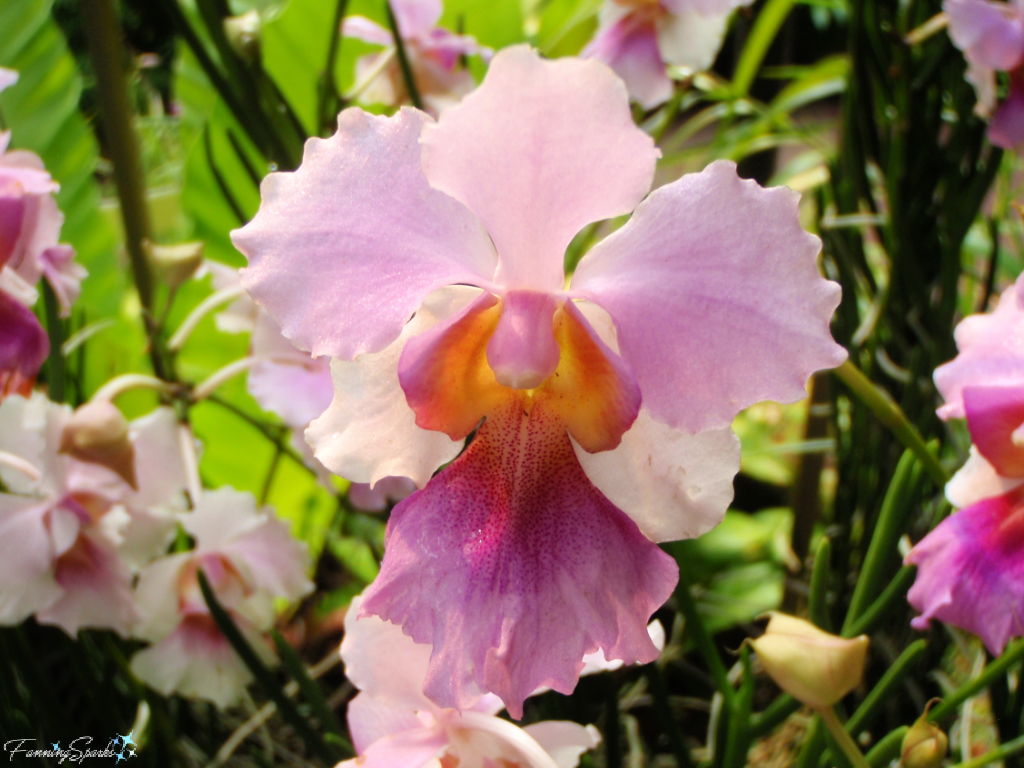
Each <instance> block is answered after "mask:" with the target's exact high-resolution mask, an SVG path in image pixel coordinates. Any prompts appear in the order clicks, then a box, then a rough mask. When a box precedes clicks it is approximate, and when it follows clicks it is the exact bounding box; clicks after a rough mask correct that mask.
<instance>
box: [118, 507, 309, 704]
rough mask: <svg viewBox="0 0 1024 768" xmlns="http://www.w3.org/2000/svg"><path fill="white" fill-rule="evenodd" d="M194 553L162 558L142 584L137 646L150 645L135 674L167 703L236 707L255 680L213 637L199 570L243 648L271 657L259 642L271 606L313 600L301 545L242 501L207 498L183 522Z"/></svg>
mask: <svg viewBox="0 0 1024 768" xmlns="http://www.w3.org/2000/svg"><path fill="white" fill-rule="evenodd" d="M180 520H181V525H182V527H183V528H184V529H185V531H187V532H188V533H189V534H190V535H191V536H192V537H193V538H194V539H195V542H196V544H195V549H193V550H192V551H190V552H179V553H176V554H172V555H168V556H166V557H162V558H160V559H158V560H156V561H154V562H153V563H151V564H150V565H149V566H148V567H147V568H146V569H145V570H143V571H142V573H141V574H140V576H139V582H138V585H137V586H136V589H135V593H136V597H137V599H138V604H139V610H140V613H141V621H140V623H139V625H138V626H137V627H136V630H135V633H134V634H135V636H136V637H138V638H140V639H143V640H148V641H150V642H151V643H153V645H151V646H150V647H149V648H146V649H145V650H142V651H139V652H138V653H136V654H135V656H133V657H132V661H131V668H132V672H133V673H134V674H135V675H136V676H137V677H138V678H139V679H140V680H142V681H143V682H145V683H146V684H147V685H149V686H151V687H153V688H154V689H156V690H157V691H159V692H160V693H162V694H164V695H165V696H167V695H170V694H171V693H178V694H181V695H182V696H188V697H193V698H201V699H207V700H209V701H212V702H214V703H215V704H216V705H217V706H219V707H227V706H229V705H231V704H234V703H235V702H237V701H238V699H239V697H240V696H241V694H242V692H243V691H244V689H245V686H246V685H247V684H248V683H249V682H250V681H251V680H252V675H251V673H250V672H249V670H248V668H246V666H245V664H243V663H242V661H241V659H239V658H238V657H237V656H236V654H235V652H234V651H233V650H232V648H231V645H230V644H229V643H228V641H227V639H226V638H225V637H224V636H223V635H222V634H221V633H220V630H219V629H218V628H217V625H216V623H215V622H214V620H213V617H212V616H211V615H210V613H209V609H208V608H207V607H206V602H205V600H204V599H203V596H202V593H201V591H200V589H199V579H198V572H199V571H200V570H202V571H203V572H204V573H205V574H206V578H207V579H208V580H209V583H210V586H211V587H212V588H213V590H214V592H215V593H216V595H217V598H218V599H219V600H220V602H221V603H222V604H223V605H224V607H225V608H226V609H227V610H228V611H229V612H230V613H231V615H232V617H233V618H234V620H235V623H236V624H237V625H238V627H239V629H240V630H241V631H242V632H243V634H245V635H247V636H248V638H249V640H250V645H252V646H253V648H254V649H256V650H257V651H259V652H263V653H264V655H265V656H266V657H267V658H268V659H269V658H271V657H272V654H271V653H270V650H269V648H268V647H267V646H266V644H265V643H264V642H263V640H262V638H261V637H260V633H261V632H264V631H266V630H268V629H269V628H270V627H271V625H272V624H273V622H274V617H275V615H276V612H275V610H274V599H275V598H286V599H288V600H297V599H298V598H300V597H302V596H303V595H306V594H308V593H309V592H311V591H312V590H313V584H312V583H311V582H310V581H309V579H308V578H306V571H307V570H308V567H309V558H308V556H307V553H306V550H305V548H304V546H303V545H301V544H300V543H299V542H298V541H296V540H295V539H293V538H292V537H291V535H290V534H289V533H288V528H287V526H285V524H284V523H283V522H282V521H281V520H279V519H278V518H277V517H276V516H275V515H274V514H273V512H271V511H270V510H269V509H266V508H264V509H257V507H256V500H255V499H254V498H253V497H252V495H251V494H248V493H240V492H238V491H235V490H233V489H231V488H219V489H217V490H215V491H207V492H206V493H205V494H204V495H203V496H202V498H201V499H200V501H199V503H198V504H197V505H196V508H195V510H194V511H193V512H190V513H187V514H183V515H181V517H180Z"/></svg>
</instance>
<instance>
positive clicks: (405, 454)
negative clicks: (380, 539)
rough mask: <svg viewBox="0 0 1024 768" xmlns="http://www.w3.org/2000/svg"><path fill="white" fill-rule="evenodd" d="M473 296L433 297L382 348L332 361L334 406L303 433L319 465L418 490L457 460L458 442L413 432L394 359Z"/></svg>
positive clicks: (465, 291)
mask: <svg viewBox="0 0 1024 768" xmlns="http://www.w3.org/2000/svg"><path fill="white" fill-rule="evenodd" d="M478 293H479V291H476V290H474V289H470V288H466V287H452V288H448V289H445V290H443V291H438V292H437V293H435V294H434V295H432V296H430V297H428V299H427V301H426V302H425V303H424V304H423V306H422V307H421V308H420V310H419V311H418V312H417V313H416V316H415V317H413V319H412V320H411V321H409V323H408V324H407V325H406V326H405V328H404V329H403V330H402V333H401V335H400V336H399V338H398V339H397V340H396V341H395V342H393V343H392V344H391V345H390V346H389V347H387V348H386V349H385V350H383V351H381V352H378V353H376V354H372V355H362V356H360V357H359V358H357V359H356V360H355V361H353V362H343V361H340V360H334V361H332V363H331V374H332V376H333V377H334V401H333V402H332V403H331V405H330V407H329V408H328V409H327V411H325V412H324V414H323V415H322V416H321V417H320V418H319V419H316V420H314V421H313V422H312V423H311V424H310V425H309V428H308V429H307V430H306V440H307V442H309V443H310V445H312V446H313V448H314V450H315V452H316V457H317V458H318V459H319V460H320V461H322V462H323V464H324V466H326V467H327V468H328V469H330V470H331V471H332V472H335V473H336V474H338V475H340V476H342V477H345V478H348V479H349V480H352V481H354V482H361V483H376V482H378V481H379V480H381V479H382V478H385V477H388V476H400V477H408V478H410V479H411V480H412V481H413V482H415V483H416V484H417V485H419V486H423V485H425V484H426V482H427V480H429V479H430V477H431V475H433V474H434V472H435V471H436V470H437V468H438V467H439V466H441V465H442V464H445V463H447V462H449V461H451V460H452V459H454V458H455V457H456V456H457V455H458V453H459V450H460V448H461V446H462V443H461V441H455V440H452V439H451V438H449V437H448V436H447V435H445V434H442V433H440V432H433V431H428V430H425V429H421V428H420V427H418V426H416V414H415V413H414V412H413V410H412V409H411V408H410V407H409V404H408V402H406V398H405V393H404V392H403V391H402V386H401V384H400V383H399V380H398V361H399V358H400V356H401V354H402V350H403V348H404V347H405V344H406V342H407V341H408V340H409V339H411V338H413V337H415V336H417V335H419V334H421V333H423V332H425V331H427V330H428V329H430V328H431V327H433V326H434V325H435V324H436V323H438V322H439V321H441V320H444V319H446V318H448V317H450V316H451V315H453V314H455V313H457V312H459V311H460V310H461V309H462V308H463V307H465V306H466V305H467V304H468V303H469V302H470V301H472V299H473V298H474V297H475V296H476V295H477V294H478Z"/></svg>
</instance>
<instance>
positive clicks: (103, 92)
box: [79, 0, 170, 379]
mask: <svg viewBox="0 0 1024 768" xmlns="http://www.w3.org/2000/svg"><path fill="white" fill-rule="evenodd" d="M79 8H80V10H81V19H82V29H83V30H84V32H85V37H86V40H87V41H88V44H89V57H90V59H91V60H92V67H93V72H94V73H95V75H96V93H97V96H98V98H99V104H100V116H101V117H102V120H103V135H104V137H105V138H106V144H107V146H106V149H107V151H108V152H109V153H110V160H111V162H112V163H113V167H114V183H115V184H116V185H117V197H118V200H119V202H120V204H121V219H122V221H123V222H124V235H125V248H126V249H127V251H128V258H129V260H130V261H131V265H132V277H133V279H134V281H135V288H136V290H137V291H138V293H139V302H140V303H141V304H142V318H143V322H144V323H145V326H146V334H147V336H148V337H149V344H150V357H151V359H152V361H153V372H154V373H155V374H156V375H157V376H158V377H159V378H161V379H167V378H168V376H169V374H170V370H169V369H168V367H167V366H166V365H165V362H164V361H165V357H164V355H163V349H162V344H161V342H160V334H159V329H158V328H157V327H156V323H155V322H154V317H155V315H154V313H153V277H152V275H151V274H150V271H149V262H148V261H147V260H146V252H145V249H144V248H143V243H144V242H145V241H146V240H148V239H149V233H150V223H149V209H148V208H147V207H146V183H145V176H144V175H143V171H142V161H141V159H140V157H139V147H138V142H137V139H136V136H135V131H134V129H133V127H132V113H131V108H130V106H129V101H128V85H127V80H126V78H125V73H124V70H123V69H122V68H121V64H122V62H124V61H126V60H127V58H128V55H127V52H126V51H125V49H124V44H123V42H122V40H121V35H122V33H121V27H120V25H119V24H118V21H117V14H116V12H115V11H114V4H113V0H79Z"/></svg>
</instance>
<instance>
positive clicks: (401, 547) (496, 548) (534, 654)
mask: <svg viewBox="0 0 1024 768" xmlns="http://www.w3.org/2000/svg"><path fill="white" fill-rule="evenodd" d="M524 430H526V431H525V432H524ZM524 435H525V436H526V437H525V438H524ZM677 573H678V572H677V568H676V564H675V562H674V561H673V560H672V559H671V558H670V557H668V556H667V555H666V554H665V553H663V552H662V551H661V550H660V549H658V548H657V547H656V546H655V545H654V544H652V543H651V542H650V541H648V540H647V539H645V538H644V537H643V535H642V534H641V533H640V531H639V530H638V529H637V527H636V525H635V524H634V523H633V522H632V521H630V520H629V518H628V517H626V516H625V515H624V514H623V513H622V512H621V511H620V510H618V509H617V508H616V507H614V506H613V505H612V504H611V503H610V502H609V501H608V500H607V499H605V498H604V497H603V496H602V495H601V494H600V492H598V491H597V490H596V489H595V488H594V487H593V485H591V483H590V482H589V481H588V480H587V479H586V476H585V475H584V474H583V471H582V469H581V468H580V466H579V463H578V462H577V461H576V457H575V454H574V453H573V452H572V446H571V444H570V442H569V440H568V437H567V436H566V435H565V432H564V426H563V425H562V422H561V420H560V419H557V418H555V419H551V418H550V416H547V417H546V416H545V413H544V409H543V407H542V406H541V405H539V404H535V406H534V408H533V411H532V412H531V414H530V415H529V416H528V417H526V418H525V419H524V416H523V413H522V409H521V406H519V404H518V402H514V403H513V404H512V406H511V407H510V408H508V409H507V410H504V411H498V412H497V413H493V414H492V415H491V416H490V417H489V418H488V420H487V421H486V422H485V423H484V424H483V426H482V427H480V429H479V431H478V432H477V435H476V437H475V439H474V441H473V442H472V443H471V445H470V446H469V448H468V449H467V450H466V451H465V452H464V453H463V454H462V456H460V457H459V458H458V459H457V460H456V461H455V462H453V463H452V464H451V465H449V466H448V467H447V468H445V469H444V470H443V471H442V472H441V473H440V474H439V475H438V476H437V477H435V478H434V479H433V480H432V481H431V482H430V483H429V484H428V485H427V487H426V488H425V489H424V490H422V491H419V492H417V493H414V494H413V495H412V496H410V497H409V498H408V499H406V500H405V501H403V502H402V503H401V504H399V505H398V506H397V507H395V509H394V511H393V512H392V516H391V521H390V522H389V524H388V533H387V541H386V549H385V557H384V563H383V566H382V568H381V573H380V576H378V578H377V579H376V581H374V583H373V584H372V585H370V587H369V588H368V590H367V591H366V593H365V595H364V599H363V605H362V611H363V612H364V613H366V614H374V615H377V616H380V617H381V618H383V619H385V620H389V621H393V622H395V623H399V624H401V625H402V628H403V630H404V631H405V632H406V633H408V634H409V635H410V636H411V637H412V638H413V639H414V640H416V641H417V642H421V643H431V644H432V645H433V653H432V655H431V662H430V668H429V674H428V677H427V680H426V684H425V687H424V692H425V693H426V694H427V696H428V697H429V698H430V699H432V700H433V701H434V702H435V703H436V704H438V705H439V706H442V707H466V706H468V705H469V704H470V703H472V702H473V701H474V700H475V699H476V698H477V697H478V696H479V695H480V694H481V693H482V692H484V691H491V692H493V693H495V694H497V695H498V696H499V697H501V699H502V700H503V701H505V703H506V704H507V705H508V710H509V712H510V713H511V714H512V716H513V717H521V716H522V702H523V700H524V699H525V698H526V697H527V696H529V695H530V694H531V693H532V692H533V691H534V690H535V689H536V688H538V687H539V686H542V685H545V686H549V687H551V688H554V689H555V690H557V691H561V692H563V693H569V692H571V691H572V690H573V688H574V687H575V685H576V681H577V679H578V677H579V673H580V670H581V669H582V668H583V662H582V661H581V659H582V658H583V656H584V655H585V654H587V653H591V652H593V651H596V650H597V649H598V648H601V649H603V650H604V653H605V656H606V657H607V658H621V659H623V660H625V661H626V662H627V663H633V662H647V661H651V660H653V659H655V658H657V656H658V650H657V648H656V647H655V646H654V644H653V643H652V642H651V639H650V637H649V636H648V634H647V631H646V624H647V620H648V618H649V617H650V615H651V614H652V613H653V612H654V611H655V610H656V609H657V608H658V606H659V605H661V603H662V602H664V601H665V600H666V599H667V598H668V596H669V595H670V594H671V593H672V588H673V586H674V585H675V582H676V579H677Z"/></svg>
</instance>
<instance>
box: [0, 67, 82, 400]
mask: <svg viewBox="0 0 1024 768" xmlns="http://www.w3.org/2000/svg"><path fill="white" fill-rule="evenodd" d="M17 80H18V75H17V73H16V72H13V71H11V70H9V69H2V68H0V91H2V90H4V89H5V88H7V87H8V86H11V85H14V84H15V83H16V82H17ZM10 138H11V134H10V132H9V131H4V132H0V399H2V398H3V397H4V396H5V395H8V394H11V393H14V392H17V393H19V394H22V395H26V396H27V395H28V394H29V393H30V392H31V390H32V386H33V384H34V383H35V378H36V374H37V373H38V372H39V369H40V368H41V367H42V364H43V361H44V360H45V359H46V357H47V355H48V354H49V351H50V341H49V338H48V337H47V335H46V332H45V331H44V330H43V328H42V326H41V325H40V324H39V321H38V319H36V316H35V314H34V313H32V311H31V310H29V309H28V307H30V306H31V305H32V304H34V303H35V302H36V299H37V298H38V294H37V293H36V290H35V287H34V286H35V284H36V283H37V282H39V278H40V277H42V276H45V277H46V278H47V280H48V281H49V282H50V284H51V285H52V286H53V288H54V292H55V294H56V296H57V299H58V302H59V304H60V307H61V314H62V316H67V314H68V313H69V312H70V308H71V304H72V303H73V302H74V300H75V299H76V298H77V297H78V293H79V285H80V283H81V281H82V279H83V278H84V277H85V274H86V273H85V269H84V268H83V267H82V266H81V265H79V264H77V263H75V262H74V261H73V257H74V250H73V249H72V248H70V246H66V245H58V244H57V240H58V237H59V234H60V228H61V224H62V223H63V220H64V217H63V215H62V214H61V213H60V211H59V210H58V209H57V203H56V201H55V200H54V198H53V193H54V192H56V191H57V189H58V188H59V187H58V185H57V184H56V182H54V181H53V179H52V178H50V174H49V173H47V172H46V171H45V170H44V169H43V164H42V162H41V161H40V160H39V158H38V157H37V156H36V155H34V154H33V153H31V152H25V151H7V147H8V144H9V142H10Z"/></svg>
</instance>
